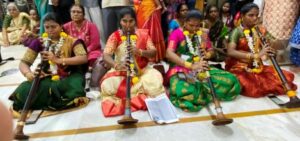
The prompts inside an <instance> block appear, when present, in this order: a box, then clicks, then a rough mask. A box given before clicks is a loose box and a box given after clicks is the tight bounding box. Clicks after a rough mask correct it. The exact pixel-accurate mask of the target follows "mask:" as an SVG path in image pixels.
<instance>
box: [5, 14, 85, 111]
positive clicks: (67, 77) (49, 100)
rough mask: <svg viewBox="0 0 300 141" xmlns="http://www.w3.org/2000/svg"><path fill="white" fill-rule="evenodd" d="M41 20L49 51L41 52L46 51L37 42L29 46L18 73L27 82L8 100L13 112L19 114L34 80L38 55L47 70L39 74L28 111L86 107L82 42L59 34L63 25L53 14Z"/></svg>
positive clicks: (40, 43) (41, 44)
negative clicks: (37, 85) (32, 69)
mask: <svg viewBox="0 0 300 141" xmlns="http://www.w3.org/2000/svg"><path fill="white" fill-rule="evenodd" d="M43 20H44V27H45V31H46V33H45V34H43V38H47V39H48V38H49V39H50V40H51V41H49V42H50V46H49V47H50V49H49V51H43V50H44V48H45V47H44V45H43V43H42V42H41V41H40V40H39V39H35V40H33V41H32V42H31V44H30V45H29V46H28V49H27V51H26V52H25V54H24V56H23V58H22V59H21V62H20V64H19V69H20V72H21V73H22V74H23V75H24V76H25V77H26V78H27V81H25V82H23V83H21V84H20V85H19V86H18V87H17V88H16V90H15V91H14V92H13V94H12V95H11V96H10V98H9V99H10V100H12V101H13V109H14V110H16V111H19V110H22V108H23V106H24V104H25V101H26V99H27V96H28V94H29V91H30V88H31V86H32V80H33V79H34V78H35V77H36V76H35V74H34V72H33V71H31V70H30V66H31V65H32V64H33V62H34V61H35V60H36V58H37V56H38V54H39V53H41V57H42V59H43V60H44V61H45V62H46V63H47V66H48V67H47V68H49V69H47V70H42V73H41V74H42V75H41V76H40V77H42V78H41V80H40V82H39V87H38V90H37V92H36V94H35V99H34V102H33V103H32V104H31V107H30V109H34V110H35V109H46V110H62V109H66V108H73V107H78V106H82V105H86V104H87V103H88V101H89V100H88V98H86V97H85V92H84V74H85V72H86V69H87V66H86V63H87V60H88V59H87V53H86V50H85V47H84V44H83V41H82V40H77V39H74V38H72V37H70V36H68V35H67V34H66V33H65V32H62V29H63V28H62V22H61V21H60V19H59V18H58V16H57V15H56V14H55V13H48V14H47V15H45V17H44V19H43ZM45 62H44V63H45ZM48 62H50V63H48Z"/></svg>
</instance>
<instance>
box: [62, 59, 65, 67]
mask: <svg viewBox="0 0 300 141" xmlns="http://www.w3.org/2000/svg"><path fill="white" fill-rule="evenodd" d="M62 65H63V66H65V65H66V58H62Z"/></svg>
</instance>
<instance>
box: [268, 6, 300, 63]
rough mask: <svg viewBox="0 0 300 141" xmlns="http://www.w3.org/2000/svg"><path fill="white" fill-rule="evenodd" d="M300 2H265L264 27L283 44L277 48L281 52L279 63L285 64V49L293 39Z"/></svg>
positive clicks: (279, 53)
mask: <svg viewBox="0 0 300 141" xmlns="http://www.w3.org/2000/svg"><path fill="white" fill-rule="evenodd" d="M299 6H300V1H299V0H286V1H284V2H283V1H282V0H265V6H264V9H263V25H264V26H265V27H266V29H267V30H268V31H269V33H270V34H271V35H272V36H274V37H275V38H276V39H277V40H278V41H280V42H281V43H282V44H281V45H280V46H276V47H275V48H276V49H277V50H279V52H278V53H277V60H278V62H279V63H284V62H285V61H286V58H287V56H285V54H288V53H285V51H286V50H285V49H286V47H287V45H288V40H289V39H290V37H291V34H292V30H293V28H294V26H295V23H296V21H297V18H298V16H299Z"/></svg>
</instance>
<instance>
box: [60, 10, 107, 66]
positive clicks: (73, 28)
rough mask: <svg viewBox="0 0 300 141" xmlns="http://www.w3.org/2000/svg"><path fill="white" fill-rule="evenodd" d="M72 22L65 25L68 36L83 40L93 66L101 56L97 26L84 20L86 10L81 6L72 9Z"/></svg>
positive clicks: (90, 63) (90, 64)
mask: <svg viewBox="0 0 300 141" xmlns="http://www.w3.org/2000/svg"><path fill="white" fill-rule="evenodd" d="M70 12H71V19H72V21H70V22H68V23H66V24H64V30H65V31H66V32H67V34H69V35H71V36H73V37H75V38H78V39H82V40H83V41H84V43H85V45H86V46H87V51H88V62H89V66H92V65H93V64H94V62H95V61H96V59H97V58H98V57H100V56H101V47H100V41H99V40H100V37H99V32H98V29H97V26H96V25H95V24H94V23H92V22H89V21H87V20H85V19H84V14H85V12H84V8H83V7H82V6H81V5H76V4H75V5H73V6H72V7H71V10H70Z"/></svg>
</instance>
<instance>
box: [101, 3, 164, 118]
mask: <svg viewBox="0 0 300 141" xmlns="http://www.w3.org/2000/svg"><path fill="white" fill-rule="evenodd" d="M120 18H121V19H120V25H121V29H120V30H117V31H115V32H114V33H112V34H111V35H110V37H109V39H108V41H107V43H106V47H105V49H104V54H103V57H104V61H105V62H106V63H107V64H108V65H110V66H111V67H112V69H111V70H110V71H109V72H108V73H107V74H106V75H105V76H104V77H103V78H102V83H100V89H101V101H102V104H101V105H102V112H103V114H104V116H106V117H109V116H116V115H122V114H123V113H124V111H125V97H126V93H125V91H126V71H127V69H126V68H127V67H126V66H128V63H126V62H127V61H126V60H125V59H126V56H127V53H128V51H127V49H128V48H127V46H128V43H127V34H130V40H131V44H130V46H131V48H130V52H131V54H133V55H132V59H133V60H130V61H131V64H130V66H131V67H132V69H133V70H132V86H131V109H132V110H133V111H136V110H146V109H147V107H146V104H145V101H144V100H145V99H146V98H147V97H155V96H158V95H160V94H162V93H163V92H165V89H164V87H163V84H162V83H163V77H162V75H161V74H160V73H159V72H158V71H157V70H156V69H153V68H151V67H150V66H148V61H149V60H148V59H149V58H151V57H154V56H155V54H156V49H155V47H154V45H153V43H152V40H151V38H150V36H149V35H148V30H146V29H136V15H135V12H134V11H133V9H131V8H124V9H122V10H121V12H120ZM128 36H129V35H128ZM113 56H114V59H113Z"/></svg>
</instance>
